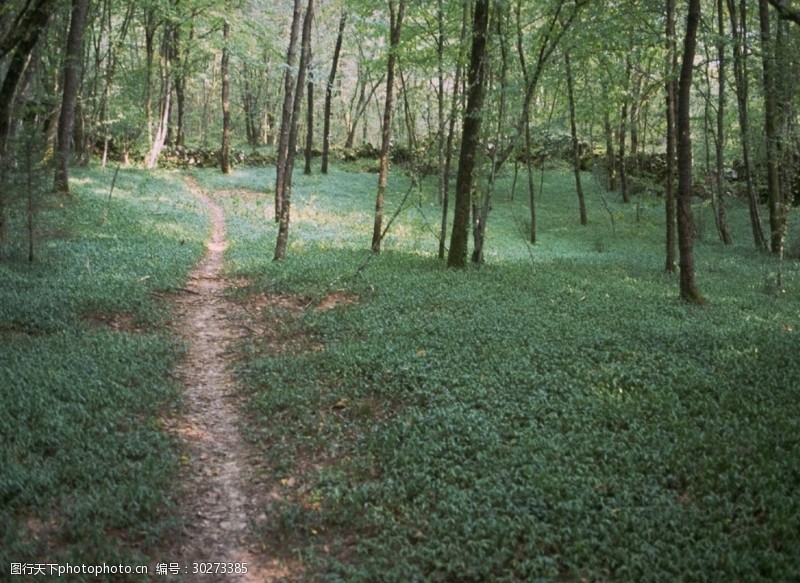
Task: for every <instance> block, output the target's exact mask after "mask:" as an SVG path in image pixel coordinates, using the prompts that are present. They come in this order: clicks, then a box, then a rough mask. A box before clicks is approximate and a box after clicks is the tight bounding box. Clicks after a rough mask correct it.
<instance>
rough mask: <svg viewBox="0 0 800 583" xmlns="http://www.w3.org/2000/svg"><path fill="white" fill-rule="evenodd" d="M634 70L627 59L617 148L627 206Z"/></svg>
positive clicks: (628, 200)
mask: <svg viewBox="0 0 800 583" xmlns="http://www.w3.org/2000/svg"><path fill="white" fill-rule="evenodd" d="M632 69H633V67H632V65H631V60H630V57H627V58H626V59H625V97H624V98H623V101H622V109H621V111H620V113H619V132H618V135H619V138H618V140H617V146H618V147H619V189H620V192H621V194H622V202H624V203H625V204H628V203H629V202H630V201H631V199H630V195H629V193H628V170H627V165H626V163H625V158H626V157H627V152H626V149H625V136H626V135H627V133H628V132H627V125H628V103H629V101H630V95H629V93H630V89H629V85H630V82H631V72H632Z"/></svg>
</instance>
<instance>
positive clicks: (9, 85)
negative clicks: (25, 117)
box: [0, 0, 56, 243]
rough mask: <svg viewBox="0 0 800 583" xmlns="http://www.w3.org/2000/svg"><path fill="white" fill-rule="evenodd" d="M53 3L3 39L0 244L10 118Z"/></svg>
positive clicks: (46, 1) (43, 4) (39, 7)
mask: <svg viewBox="0 0 800 583" xmlns="http://www.w3.org/2000/svg"><path fill="white" fill-rule="evenodd" d="M55 4H56V2H55V0H40V1H39V2H37V3H36V4H35V5H34V6H33V7H32V8H31V9H30V10H29V11H28V12H27V13H26V14H25V16H24V17H23V18H22V19H21V21H20V25H19V27H17V28H16V29H15V30H14V31H13V34H14V38H13V39H12V38H10V37H11V36H12V33H11V32H9V34H8V35H6V37H5V38H4V39H3V41H4V42H3V45H2V47H0V48H2V55H3V56H5V55H6V54H9V53H11V59H10V60H9V62H8V68H7V69H6V72H5V77H4V78H3V83H2V85H0V243H3V242H4V241H5V236H6V196H7V189H6V187H5V177H6V171H7V169H8V150H9V140H10V136H11V127H12V123H11V117H12V112H13V108H14V102H15V97H16V94H17V90H18V89H19V86H20V83H21V81H22V79H23V77H24V76H25V71H26V69H27V68H28V64H29V62H30V59H31V54H32V53H33V50H34V48H35V47H36V43H37V42H38V41H39V36H40V35H41V33H42V32H43V31H44V30H45V28H47V23H48V21H49V20H50V15H51V14H52V13H53V11H54V10H55Z"/></svg>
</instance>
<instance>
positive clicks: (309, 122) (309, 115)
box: [303, 56, 314, 176]
mask: <svg viewBox="0 0 800 583" xmlns="http://www.w3.org/2000/svg"><path fill="white" fill-rule="evenodd" d="M309 58H311V57H310V56H309ZM308 68H309V69H310V68H311V66H310V65H309V67H308ZM306 89H307V99H306V101H307V102H308V103H307V109H306V149H305V162H306V164H305V167H304V168H303V174H305V175H306V176H308V175H310V174H311V157H312V155H313V152H312V150H313V149H314V80H313V79H312V78H311V75H309V76H308V81H307V82H306Z"/></svg>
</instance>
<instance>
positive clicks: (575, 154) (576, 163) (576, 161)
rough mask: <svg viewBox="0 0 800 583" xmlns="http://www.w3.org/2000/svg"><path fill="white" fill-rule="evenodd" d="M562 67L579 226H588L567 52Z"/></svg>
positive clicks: (570, 68) (573, 94)
mask: <svg viewBox="0 0 800 583" xmlns="http://www.w3.org/2000/svg"><path fill="white" fill-rule="evenodd" d="M564 65H565V66H566V69H567V71H566V72H567V97H568V99H569V127H570V133H571V134H572V167H573V170H574V172H575V190H576V191H577V192H578V209H579V211H580V218H581V225H584V226H585V225H588V224H589V219H588V218H587V216H586V201H585V200H584V197H583V185H582V184H581V151H580V144H579V143H578V126H577V123H576V122H575V92H574V90H573V79H572V66H571V64H570V59H569V52H568V51H567V52H565V53H564Z"/></svg>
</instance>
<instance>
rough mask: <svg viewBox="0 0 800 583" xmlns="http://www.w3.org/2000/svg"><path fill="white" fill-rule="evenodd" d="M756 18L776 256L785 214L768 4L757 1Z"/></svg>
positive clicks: (781, 246) (773, 55)
mask: <svg viewBox="0 0 800 583" xmlns="http://www.w3.org/2000/svg"><path fill="white" fill-rule="evenodd" d="M758 16H759V24H760V32H761V63H762V66H763V75H764V76H763V80H764V133H765V134H766V157H767V200H768V201H769V226H770V249H771V250H772V252H773V253H780V252H781V250H782V249H783V239H784V236H785V233H786V212H785V209H784V200H783V192H782V191H783V189H782V187H781V174H780V168H779V162H780V159H781V153H780V148H781V144H780V140H779V139H778V95H777V86H776V82H775V74H776V72H775V67H774V65H775V60H774V59H775V54H776V51H775V44H774V43H773V40H772V33H771V30H770V28H771V27H770V14H769V4H768V2H767V0H759V2H758Z"/></svg>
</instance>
